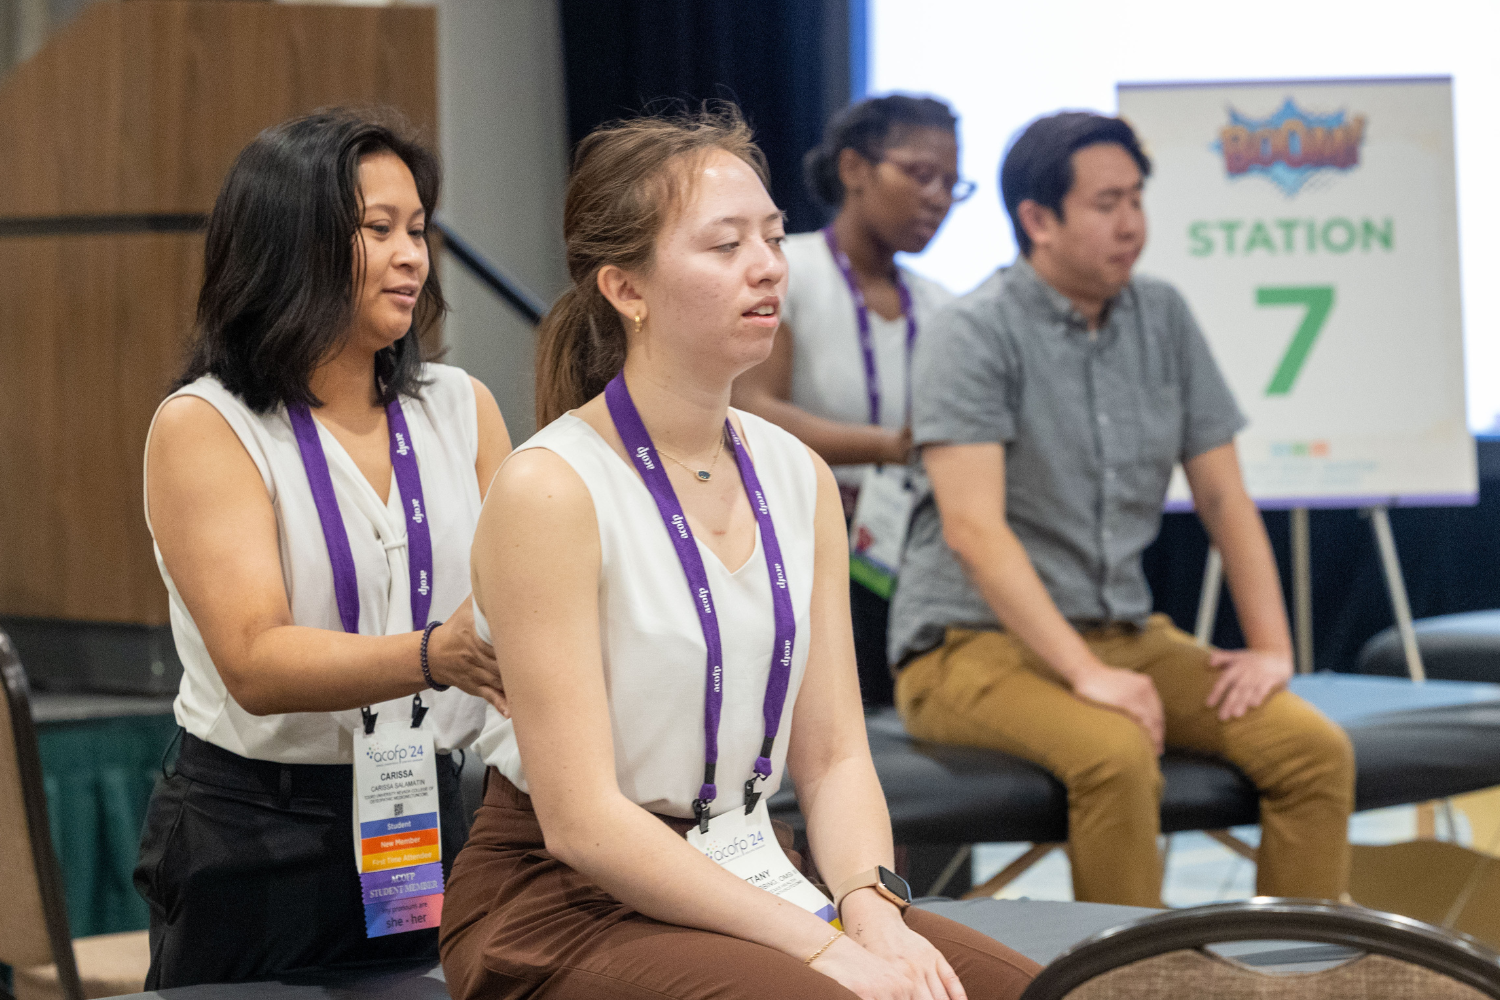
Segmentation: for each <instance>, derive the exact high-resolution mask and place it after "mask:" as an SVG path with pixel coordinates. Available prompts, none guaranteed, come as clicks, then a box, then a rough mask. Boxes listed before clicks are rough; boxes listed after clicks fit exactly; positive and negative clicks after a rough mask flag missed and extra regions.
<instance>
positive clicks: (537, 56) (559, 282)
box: [437, 0, 568, 444]
mask: <svg viewBox="0 0 1500 1000" xmlns="http://www.w3.org/2000/svg"><path fill="white" fill-rule="evenodd" d="M437 7H438V85H439V110H440V115H441V123H440V126H439V127H440V132H441V135H440V139H441V142H442V152H443V160H444V167H445V182H444V183H445V188H444V193H443V200H442V205H441V206H440V208H439V214H440V215H441V216H442V217H443V218H444V219H445V220H446V221H447V223H448V224H449V225H451V226H452V227H453V228H454V229H455V230H456V231H457V232H458V233H459V234H460V235H461V236H463V238H464V239H466V240H467V241H468V242H469V243H471V244H472V245H474V247H475V248H476V249H478V250H479V251H480V252H481V253H483V254H484V255H485V256H486V257H487V258H489V260H490V261H492V262H493V263H494V264H495V265H497V266H498V267H499V268H500V269H501V270H503V271H505V272H506V273H507V274H509V275H511V276H512V277H514V278H516V279H518V280H519V281H520V282H521V283H522V284H524V285H526V287H528V288H530V289H531V291H533V292H534V293H535V294H536V295H537V296H539V297H540V298H541V299H542V300H543V301H545V302H551V301H552V300H553V299H554V298H555V297H556V296H557V295H558V294H559V293H561V292H562V290H563V289H564V288H565V287H566V286H567V270H566V268H565V266H564V263H563V254H562V201H563V188H564V185H565V182H566V173H567V155H568V148H567V113H566V112H567V109H566V106H565V103H564V97H563V70H562V43H561V37H560V34H559V27H558V17H557V5H556V2H555V0H438V3H437ZM442 277H443V288H444V291H445V292H446V293H447V295H448V299H449V301H450V303H451V304H452V306H453V311H452V313H451V314H450V316H449V318H448V323H447V327H446V330H445V339H446V341H447V343H448V345H449V352H448V356H447V358H446V359H445V360H446V361H448V362H449V363H450V364H455V365H458V366H459V367H461V368H465V369H467V370H468V371H469V373H470V374H472V375H474V376H475V377H476V378H478V379H479V380H480V381H482V382H483V383H484V384H485V385H487V386H489V387H490V391H492V392H493V393H494V394H495V399H496V400H498V401H499V403H500V412H501V413H503V414H504V415H505V420H506V423H507V424H508V425H509V426H510V434H511V438H512V439H513V440H514V441H515V442H516V443H517V444H519V443H520V442H521V441H524V440H525V439H526V438H527V437H530V436H531V434H532V433H533V432H534V431H535V430H536V420H535V410H534V402H533V391H532V373H533V368H532V364H533V357H534V351H533V345H534V339H535V338H534V331H533V329H532V327H531V325H530V324H529V323H526V322H525V321H524V320H521V319H520V318H519V317H517V316H516V314H515V313H513V312H512V311H511V310H510V309H509V308H508V307H506V306H505V305H504V304H503V303H501V302H500V300H499V299H498V298H497V297H496V296H495V295H494V294H493V293H492V292H491V291H490V290H489V289H488V288H486V287H485V286H484V285H481V284H480V283H479V282H478V281H476V280H475V279H474V278H473V277H472V276H470V275H469V273H468V271H467V270H465V268H464V267H463V265H462V264H460V263H458V261H457V260H456V259H454V258H453V257H452V256H451V255H447V256H445V259H444V260H443V263H442Z"/></svg>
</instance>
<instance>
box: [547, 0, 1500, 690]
mask: <svg viewBox="0 0 1500 1000" xmlns="http://www.w3.org/2000/svg"><path fill="white" fill-rule="evenodd" d="M559 7H560V11H561V15H562V33H563V58H564V68H565V72H566V77H567V97H568V129H569V134H570V137H571V140H572V141H573V142H575V143H576V142H577V141H578V140H579V139H580V138H582V137H583V136H584V135H586V134H587V133H588V132H589V130H591V129H593V128H594V127H595V126H597V125H599V124H601V123H602V122H605V121H609V120H611V119H614V118H619V117H621V116H626V115H630V114H632V113H636V112H639V111H640V110H641V109H643V108H645V107H647V106H648V105H650V104H651V103H652V102H654V101H659V100H661V99H663V98H669V99H682V100H688V101H692V102H697V101H701V100H703V99H705V98H715V97H718V98H731V99H734V100H736V101H738V103H739V104H740V106H741V107H742V108H743V109H744V111H745V114H746V115H747V117H748V118H749V119H750V122H751V124H752V126H753V127H754V128H755V132H756V137H757V139H758V140H759V142H760V144H761V146H762V148H764V149H765V151H766V156H767V159H769V161H770V164H771V193H772V196H773V197H774V198H775V199H776V203H777V204H778V205H780V206H781V207H782V208H783V209H785V210H786V211H787V213H788V216H789V227H788V231H790V232H802V231H805V230H809V229H815V228H817V227H819V226H821V225H822V224H823V223H824V222H825V221H826V213H825V211H824V210H823V209H822V207H821V206H819V205H817V204H816V203H815V202H814V201H813V200H812V199H811V197H810V196H809V195H808V194H807V191H806V189H805V188H804V187H803V184H802V169H801V163H802V155H803V154H804V153H805V152H806V151H807V150H808V149H810V148H812V147H813V146H814V145H816V144H817V142H818V140H819V138H820V137H821V134H822V129H823V124H824V122H825V121H826V120H827V119H828V118H829V117H830V116H831V115H832V114H833V113H834V112H835V111H837V110H839V109H840V108H842V107H844V105H845V104H847V103H848V100H849V94H850V89H851V88H850V79H851V76H853V77H860V78H862V77H863V72H864V66H863V61H862V60H858V61H856V63H855V65H853V66H852V67H851V61H850V53H851V51H856V49H855V46H854V45H851V13H852V14H853V15H854V18H853V22H852V23H853V25H854V27H853V29H852V34H853V36H854V38H855V39H856V40H857V41H856V44H858V45H861V46H862V44H863V42H862V35H863V23H864V21H863V17H862V14H863V10H864V0H828V2H824V3H816V2H808V0H560V5H559ZM1480 463H1481V468H1480V475H1481V489H1480V503H1479V505H1478V506H1477V507H1453V508H1430V509H1412V510H1396V511H1393V512H1392V514H1391V525H1392V528H1393V529H1394V532H1395V536H1396V542H1397V546H1398V547H1399V550H1400V553H1401V559H1402V566H1403V570H1404V576H1405V578H1406V585H1407V589H1408V593H1409V596H1410V598H1411V605H1412V612H1413V614H1415V615H1416V616H1417V617H1424V616H1428V615H1436V614H1446V613H1449V612H1456V611H1470V610H1478V609H1482V608H1494V607H1500V442H1482V443H1481V445H1480ZM1266 525H1267V528H1268V529H1269V531H1270V535H1271V541H1272V544H1273V545H1274V546H1275V548H1276V555H1277V559H1278V561H1279V562H1280V565H1281V576H1282V580H1283V581H1289V580H1290V579H1291V575H1290V574H1291V564H1290V556H1289V546H1288V517H1287V515H1286V513H1284V512H1272V513H1270V514H1268V515H1266ZM1311 527H1312V568H1313V631H1314V659H1315V661H1316V664H1317V666H1318V667H1319V668H1320V669H1332V670H1352V669H1353V668H1354V665H1355V660H1356V657H1357V656H1358V653H1359V650H1360V647H1361V646H1363V645H1364V643H1365V641H1366V640H1367V639H1369V638H1370V637H1371V636H1372V635H1374V634H1375V633H1376V632H1378V631H1380V630H1381V629H1383V628H1385V627H1387V626H1388V625H1390V624H1391V622H1392V617H1391V606H1390V600H1389V598H1388V597H1387V595H1386V591H1385V583H1384V580H1383V578H1382V577H1381V574H1380V561H1379V557H1378V555H1377V553H1376V551H1375V543H1374V538H1373V535H1372V534H1371V531H1370V525H1369V522H1368V521H1367V520H1365V519H1364V518H1362V517H1361V516H1360V515H1359V514H1358V513H1356V512H1354V511H1314V512H1313V513H1312V517H1311ZM1207 549H1208V540H1207V536H1206V535H1205V534H1204V531H1203V528H1202V526H1201V525H1200V524H1199V523H1198V519H1197V518H1196V516H1194V515H1192V514H1169V515H1167V517H1166V518H1165V519H1164V521H1163V524H1162V532H1161V536H1160V538H1159V539H1158V540H1157V542H1156V544H1155V545H1153V546H1152V547H1151V548H1150V549H1149V550H1148V551H1147V553H1146V572H1147V576H1148V578H1149V579H1150V581H1151V587H1152V591H1153V592H1154V593H1155V595H1156V604H1157V608H1158V609H1159V610H1162V611H1165V612H1167V613H1168V614H1170V615H1171V616H1172V617H1173V619H1174V620H1176V621H1177V623H1178V624H1179V625H1180V626H1182V627H1183V628H1186V629H1189V630H1190V629H1191V628H1192V627H1193V622H1194V619H1195V617H1196V615H1197V606H1198V591H1199V587H1200V585H1201V582H1202V578H1203V563H1204V558H1205V556H1206V554H1207ZM1214 638H1215V641H1216V642H1217V643H1219V644H1220V645H1225V646H1235V645H1238V644H1239V643H1240V641H1241V640H1240V635H1239V628H1238V626H1237V624H1236V623H1235V620H1234V611H1233V605H1232V604H1231V602H1230V601H1229V599H1228V595H1227V592H1226V595H1225V597H1224V598H1223V599H1222V600H1221V602H1220V605H1219V618H1218V622H1217V628H1216V631H1215V635H1214Z"/></svg>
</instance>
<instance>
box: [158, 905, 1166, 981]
mask: <svg viewBox="0 0 1500 1000" xmlns="http://www.w3.org/2000/svg"><path fill="white" fill-rule="evenodd" d="M917 905H918V906H921V907H923V908H925V909H930V910H933V911H934V912H937V913H940V914H942V915H943V916H945V917H948V918H949V919H950V920H956V921H958V922H959V923H961V924H965V925H967V926H969V927H972V928H974V929H975V930H977V931H980V932H982V933H984V934H988V935H990V936H991V937H993V938H995V939H996V940H998V941H1004V942H1005V943H1006V944H1008V945H1010V946H1011V947H1012V948H1014V949H1016V950H1017V951H1019V952H1020V953H1021V954H1023V955H1025V956H1027V957H1028V958H1031V959H1033V960H1035V961H1036V962H1038V963H1040V964H1041V965H1046V964H1047V963H1048V962H1050V961H1052V960H1053V959H1054V958H1056V957H1057V956H1058V955H1060V954H1062V953H1063V952H1064V951H1067V950H1068V949H1069V948H1071V947H1072V946H1073V945H1075V944H1077V943H1078V942H1080V941H1082V940H1083V939H1084V938H1087V937H1091V936H1093V935H1094V934H1096V933H1098V932H1099V931H1102V930H1105V929H1106V928H1109V927H1115V926H1117V925H1119V924H1123V923H1127V922H1129V921H1131V920H1135V919H1138V918H1140V917H1143V916H1147V915H1149V914H1152V913H1156V912H1157V911H1156V910H1143V909H1140V908H1138V907H1134V906H1105V905H1102V904H1098V903H1058V902H1038V901H1032V900H1012V899H1007V900H994V899H981V900H973V901H971V902H963V903H960V902H955V901H954V900H951V899H922V900H918V901H917ZM131 997H132V998H133V1000H157V998H159V1000H447V997H448V987H447V986H446V985H445V983H444V981H443V970H442V968H441V967H434V966H432V965H430V964H419V965H400V966H386V967H380V968H372V969H367V970H362V971H349V970H343V971H339V972H314V973H309V974H306V975H302V976H288V977H286V978H284V979H282V980H281V981H279V982H266V983H235V984H232V985H215V986H182V987H178V988H176V989H171V990H161V991H159V992H153V993H133V994H131Z"/></svg>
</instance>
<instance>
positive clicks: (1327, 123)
mask: <svg viewBox="0 0 1500 1000" xmlns="http://www.w3.org/2000/svg"><path fill="white" fill-rule="evenodd" d="M1364 141H1365V116H1364V115H1360V114H1354V115H1351V114H1348V113H1347V112H1345V111H1342V110H1340V111H1336V112H1334V113H1333V114H1326V115H1318V114H1313V113H1311V112H1309V111H1304V110H1303V109H1302V108H1299V107H1298V106H1297V102H1296V100H1295V99H1293V98H1291V97H1288V98H1287V99H1286V100H1285V101H1283V102H1282V105H1281V107H1279V108H1277V109H1276V111H1275V112H1273V113H1272V114H1271V115H1270V117H1268V118H1262V119H1256V118H1251V117H1249V116H1248V115H1243V114H1241V113H1240V112H1238V111H1236V110H1235V109H1234V108H1233V107H1231V108H1230V109H1229V124H1228V125H1226V126H1224V127H1223V128H1222V129H1220V130H1219V140H1218V141H1217V142H1215V143H1214V144H1213V146H1212V148H1213V149H1214V150H1215V151H1217V152H1219V153H1221V154H1222V155H1223V157H1224V170H1225V172H1226V173H1227V174H1228V175H1229V176H1230V177H1231V178H1238V177H1244V176H1246V175H1251V174H1258V175H1260V176H1263V177H1265V178H1266V179H1267V180H1269V181H1270V182H1271V183H1273V184H1275V185H1276V186H1277V187H1278V188H1280V189H1281V190H1282V192H1283V193H1284V194H1286V196H1287V197H1289V198H1290V197H1292V196H1294V195H1296V194H1297V193H1298V192H1299V191H1301V190H1302V188H1303V186H1304V185H1305V184H1307V182H1308V181H1310V180H1312V179H1313V178H1314V177H1316V176H1318V175H1319V174H1323V173H1327V172H1331V171H1338V172H1348V171H1350V170H1353V169H1354V168H1355V167H1357V166H1359V152H1360V147H1361V146H1363V145H1364Z"/></svg>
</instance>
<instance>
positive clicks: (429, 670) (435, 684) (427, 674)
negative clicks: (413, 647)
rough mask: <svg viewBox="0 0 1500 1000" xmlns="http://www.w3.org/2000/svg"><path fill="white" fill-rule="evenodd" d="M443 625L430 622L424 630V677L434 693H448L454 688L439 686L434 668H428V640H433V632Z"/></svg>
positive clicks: (445, 685) (447, 685) (448, 685)
mask: <svg viewBox="0 0 1500 1000" xmlns="http://www.w3.org/2000/svg"><path fill="white" fill-rule="evenodd" d="M441 624H443V623H442V622H429V623H428V625H427V627H426V628H424V629H423V630H422V676H423V677H425V678H426V679H427V686H428V687H430V688H432V689H433V690H434V691H446V690H448V688H449V687H451V686H452V685H450V684H439V683H438V682H437V681H435V680H433V679H432V668H430V667H429V666H427V640H428V639H431V638H432V630H433V629H435V628H437V627H438V626H439V625H441Z"/></svg>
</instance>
